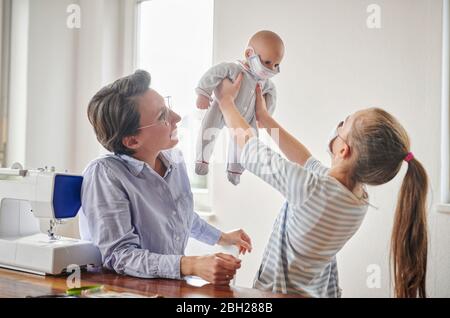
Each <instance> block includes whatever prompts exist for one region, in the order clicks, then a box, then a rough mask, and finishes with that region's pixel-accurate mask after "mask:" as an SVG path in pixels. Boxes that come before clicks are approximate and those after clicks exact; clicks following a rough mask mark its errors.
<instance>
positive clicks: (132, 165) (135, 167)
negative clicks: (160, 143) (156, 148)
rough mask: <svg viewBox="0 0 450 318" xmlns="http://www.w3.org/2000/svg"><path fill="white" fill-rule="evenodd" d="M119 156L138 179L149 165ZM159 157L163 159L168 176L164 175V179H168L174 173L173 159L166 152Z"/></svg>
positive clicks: (125, 156) (129, 157)
mask: <svg viewBox="0 0 450 318" xmlns="http://www.w3.org/2000/svg"><path fill="white" fill-rule="evenodd" d="M117 156H118V157H119V158H121V159H122V160H123V161H124V162H125V163H126V165H127V167H128V169H129V170H130V172H131V173H132V174H133V175H134V176H135V177H137V176H138V175H139V174H140V173H141V172H142V170H143V169H144V167H145V166H148V164H147V163H145V162H144V161H141V160H138V159H136V158H133V157H131V156H128V155H125V154H120V155H117ZM158 157H159V158H160V159H161V161H162V163H163V164H164V166H165V167H166V174H165V175H164V177H166V176H167V175H168V174H169V173H170V172H171V171H172V166H173V162H172V158H171V157H170V155H169V154H168V153H166V152H165V151H161V152H160V153H159V156H158ZM148 168H149V169H152V168H151V167H150V166H148Z"/></svg>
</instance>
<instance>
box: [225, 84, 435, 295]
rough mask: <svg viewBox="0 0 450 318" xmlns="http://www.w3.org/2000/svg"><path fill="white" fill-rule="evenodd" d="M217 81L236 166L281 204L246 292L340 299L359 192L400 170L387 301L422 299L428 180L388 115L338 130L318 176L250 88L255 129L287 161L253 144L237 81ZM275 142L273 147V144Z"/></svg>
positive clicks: (314, 164)
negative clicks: (237, 101)
mask: <svg viewBox="0 0 450 318" xmlns="http://www.w3.org/2000/svg"><path fill="white" fill-rule="evenodd" d="M241 77H242V76H239V77H238V78H237V80H236V81H235V82H234V84H232V83H231V82H230V81H228V80H225V81H224V82H223V83H222V88H221V90H220V92H219V94H218V95H219V105H220V109H221V110H222V112H223V114H224V118H225V121H226V124H227V126H228V127H229V128H230V130H231V133H232V134H233V135H234V136H235V138H237V143H238V145H239V146H240V147H242V148H243V149H242V156H241V161H242V162H241V163H242V165H243V166H244V167H245V168H246V169H248V170H249V171H250V172H252V173H254V174H255V175H257V176H259V177H260V178H261V179H263V180H264V181H266V182H268V183H269V184H270V185H272V186H273V187H274V188H276V189H277V190H278V191H280V192H281V193H282V194H283V195H284V197H285V198H286V203H285V204H284V205H283V208H282V210H281V212H280V214H279V216H278V218H277V221H276V223H275V225H274V229H273V233H272V235H271V237H270V241H269V244H268V246H267V248H266V250H265V253H264V257H263V261H262V264H261V267H260V269H259V272H258V274H257V276H256V279H255V283H254V286H255V287H256V288H259V289H264V290H271V291H273V292H282V293H299V294H303V295H306V296H313V297H339V296H340V295H341V291H340V288H339V284H338V272H337V265H336V253H337V252H338V251H339V250H340V249H341V248H342V247H343V246H344V245H345V243H346V242H347V241H348V240H349V239H350V238H351V237H352V236H353V235H354V234H355V232H356V231H357V230H358V228H359V227H360V225H361V223H362V221H363V218H364V216H365V214H366V212H367V208H368V195H367V192H366V190H365V185H366V184H368V185H381V184H384V183H386V182H388V181H390V180H391V179H392V178H394V177H395V176H396V175H397V173H398V171H399V170H400V168H401V165H402V163H403V162H404V161H405V162H407V164H408V170H407V173H406V175H405V177H404V180H403V185H402V187H401V189H400V193H399V196H398V204H397V208H396V213H395V221H394V229H393V234H392V249H391V255H392V263H393V274H394V283H395V295H396V296H398V297H417V296H419V297H426V288H425V281H426V269H427V226H426V223H427V221H426V208H425V204H426V197H427V188H428V178H427V174H426V172H425V170H424V168H423V167H422V165H421V164H420V162H419V161H418V160H417V159H415V158H414V155H413V154H412V153H411V152H410V142H409V138H408V135H407V133H406V131H405V130H404V128H403V127H402V126H401V125H400V124H399V123H398V121H397V120H396V119H395V118H394V117H393V116H391V115H390V114H389V113H387V112H385V111H383V110H381V109H377V108H371V109H365V110H361V111H358V112H356V113H354V114H352V115H350V116H348V117H347V118H346V119H345V121H342V122H340V123H339V125H338V126H337V128H336V130H335V132H334V134H333V135H332V136H331V138H330V140H329V143H328V144H327V148H328V149H329V152H330V154H331V156H332V164H331V168H330V169H328V168H326V167H324V166H323V165H322V164H321V163H320V162H319V161H317V160H316V159H314V158H313V157H312V156H311V154H310V152H309V151H308V150H307V149H306V148H305V147H304V146H303V145H302V144H301V143H300V142H299V141H297V140H296V139H295V138H294V137H293V136H291V135H290V134H289V133H288V132H287V131H286V130H284V129H283V128H282V127H281V126H280V125H279V124H278V123H277V122H276V121H275V120H274V119H273V118H272V117H271V116H270V114H269V113H268V112H267V109H266V106H265V99H264V97H263V96H262V95H261V89H260V88H259V87H257V88H256V92H257V106H256V119H257V121H258V123H259V126H260V127H264V128H266V129H267V130H268V132H269V134H270V132H271V130H277V132H278V133H277V134H270V135H271V136H277V137H278V136H279V139H276V140H275V141H276V142H278V144H279V147H280V149H281V150H282V151H283V153H284V154H285V155H286V157H287V160H286V159H284V158H282V157H281V156H280V155H279V154H277V153H275V152H274V151H272V150H271V149H270V148H268V147H267V146H266V145H264V144H263V143H261V142H260V141H259V140H258V139H257V138H256V137H255V133H254V132H252V130H251V129H250V126H249V125H248V124H247V123H246V122H245V120H244V119H243V118H242V117H241V115H240V114H239V112H238V111H237V110H236V108H235V105H234V97H235V96H236V94H237V92H238V91H239V85H240V80H241ZM274 139H275V138H274Z"/></svg>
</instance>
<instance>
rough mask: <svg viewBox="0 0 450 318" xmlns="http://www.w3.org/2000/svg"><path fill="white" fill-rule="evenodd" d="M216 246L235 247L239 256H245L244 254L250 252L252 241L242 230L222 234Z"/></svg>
mask: <svg viewBox="0 0 450 318" xmlns="http://www.w3.org/2000/svg"><path fill="white" fill-rule="evenodd" d="M217 244H219V245H222V246H226V245H235V246H237V247H238V248H239V254H245V253H246V252H251V251H252V240H251V239H250V237H249V236H248V235H247V233H245V231H244V230H242V229H239V230H234V231H231V232H228V233H222V236H221V237H220V240H219V242H218V243H217Z"/></svg>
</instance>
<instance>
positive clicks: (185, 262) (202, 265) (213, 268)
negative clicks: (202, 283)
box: [180, 253, 241, 285]
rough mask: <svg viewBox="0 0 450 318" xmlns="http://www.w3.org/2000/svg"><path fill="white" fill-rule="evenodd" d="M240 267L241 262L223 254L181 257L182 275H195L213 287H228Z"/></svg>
mask: <svg viewBox="0 0 450 318" xmlns="http://www.w3.org/2000/svg"><path fill="white" fill-rule="evenodd" d="M240 267H241V260H239V259H237V258H236V257H234V256H232V255H228V254H224V253H216V254H213V255H207V256H183V257H182V258H181V264H180V271H181V274H182V275H195V276H198V277H201V278H203V279H204V280H206V281H208V282H210V283H211V284H215V285H229V284H230V281H231V280H232V279H233V278H234V276H235V275H236V271H237V270H238V269H239V268H240Z"/></svg>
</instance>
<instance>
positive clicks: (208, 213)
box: [191, 188, 215, 220]
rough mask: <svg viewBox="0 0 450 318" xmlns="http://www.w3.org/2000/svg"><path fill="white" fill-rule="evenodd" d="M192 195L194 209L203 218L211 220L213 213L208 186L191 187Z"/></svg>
mask: <svg viewBox="0 0 450 318" xmlns="http://www.w3.org/2000/svg"><path fill="white" fill-rule="evenodd" d="M191 191H192V194H193V196H194V211H195V212H197V214H198V215H199V216H200V217H201V218H202V219H205V220H211V219H212V218H214V216H215V214H214V212H213V211H212V207H211V200H210V199H211V198H210V191H209V189H208V188H192V189H191Z"/></svg>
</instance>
